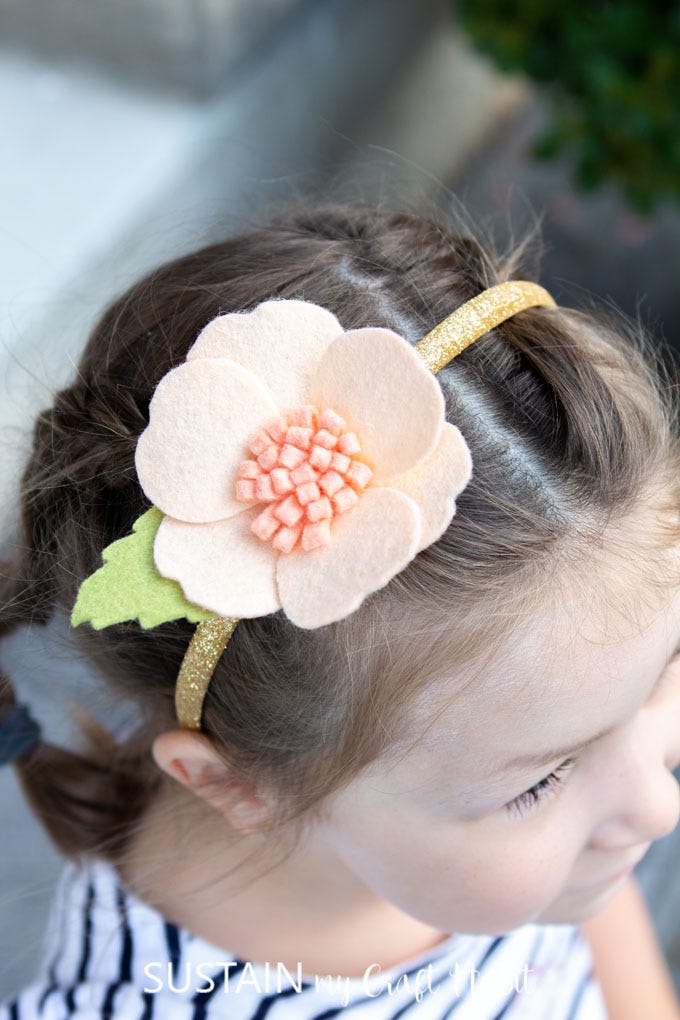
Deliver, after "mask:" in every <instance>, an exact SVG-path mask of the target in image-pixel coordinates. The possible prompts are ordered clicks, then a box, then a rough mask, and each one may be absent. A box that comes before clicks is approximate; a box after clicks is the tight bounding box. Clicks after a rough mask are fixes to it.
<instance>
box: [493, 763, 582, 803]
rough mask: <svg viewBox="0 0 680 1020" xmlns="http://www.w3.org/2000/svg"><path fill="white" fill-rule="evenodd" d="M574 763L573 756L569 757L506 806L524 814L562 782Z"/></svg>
mask: <svg viewBox="0 0 680 1020" xmlns="http://www.w3.org/2000/svg"><path fill="white" fill-rule="evenodd" d="M573 764H574V759H573V758H567V759H566V760H565V761H563V762H562V764H561V765H559V766H558V767H557V768H556V769H555V771H554V772H551V773H550V775H549V776H546V777H545V779H541V780H540V782H538V783H535V784H534V786H532V787H531V788H530V789H528V790H525V791H524V793H520V795H519V797H515V798H514V800H511V801H509V802H508V803H507V804H506V805H505V807H506V809H507V810H508V811H509V812H511V813H512V812H517V814H520V815H522V814H524V813H525V812H526V811H528V810H529V809H530V808H532V807H534V806H535V805H536V804H538V802H539V801H541V800H543V799H544V798H545V797H546V796H547V794H548V792H549V791H553V790H555V789H556V788H557V787H558V786H559V784H560V783H562V782H563V781H564V780H563V777H562V773H563V772H567V771H568V770H569V769H570V768H571V766H572V765H573Z"/></svg>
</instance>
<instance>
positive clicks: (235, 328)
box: [187, 300, 343, 410]
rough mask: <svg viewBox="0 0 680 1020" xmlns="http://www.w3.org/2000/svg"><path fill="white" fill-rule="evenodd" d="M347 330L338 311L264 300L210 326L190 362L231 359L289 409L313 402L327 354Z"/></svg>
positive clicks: (295, 302)
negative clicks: (316, 380) (314, 383)
mask: <svg viewBox="0 0 680 1020" xmlns="http://www.w3.org/2000/svg"><path fill="white" fill-rule="evenodd" d="M342 332H343V330H342V326H341V325H340V323H339V322H338V320H337V319H336V317H335V316H334V315H333V313H332V312H329V311H327V310H326V309H325V308H321V307H320V306H319V305H315V304H312V303H311V302H309V301H288V300H272V301H264V302H263V303H262V304H261V305H258V306H257V308H255V309H254V310H253V311H252V312H230V313H229V314H227V315H220V316H218V317H217V318H216V319H213V320H212V322H209V323H208V325H207V326H206V327H205V328H204V329H203V331H202V332H201V333H199V335H198V338H197V340H196V342H195V344H194V345H193V347H192V348H191V350H190V351H189V353H188V354H187V361H194V360H196V359H198V358H231V359H232V360H233V361H237V362H238V364H239V365H243V367H244V368H248V369H250V371H251V372H253V373H254V374H255V375H256V376H257V377H258V379H260V380H261V381H262V382H263V383H264V384H265V385H266V386H267V387H268V388H269V389H270V390H271V392H272V394H273V396H274V399H275V401H276V402H277V404H278V406H279V407H280V408H281V409H282V410H286V409H287V408H291V407H298V406H299V405H301V404H308V403H309V402H310V396H311V383H312V380H313V378H314V375H315V373H316V368H317V365H318V364H319V361H320V359H321V356H322V355H323V353H324V351H325V350H326V348H327V347H328V345H329V344H330V343H331V342H332V341H333V340H335V339H336V338H337V337H339V336H342Z"/></svg>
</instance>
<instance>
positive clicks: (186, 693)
mask: <svg viewBox="0 0 680 1020" xmlns="http://www.w3.org/2000/svg"><path fill="white" fill-rule="evenodd" d="M555 305H556V302H555V301H554V299H553V298H552V297H551V295H550V294H549V293H548V292H547V291H546V290H544V289H543V287H540V286H538V284H535V283H530V282H528V281H525V280H509V281H507V282H505V283H499V284H497V285H496V286H494V287H489V288H488V289H487V290H484V291H482V293H481V294H478V295H477V296H476V297H474V298H472V299H471V300H470V301H466V302H465V304H463V305H461V307H460V308H457V309H456V311H455V312H452V313H451V315H449V316H447V317H446V319H444V320H443V321H442V322H440V323H439V325H437V326H435V328H434V329H433V330H431V331H430V332H429V333H428V334H427V335H426V336H425V337H423V339H422V340H420V341H419V343H417V344H416V345H415V350H416V351H417V353H418V354H419V355H420V357H421V358H422V360H423V362H424V363H425V365H426V366H427V368H429V369H430V371H431V372H432V373H434V374H436V373H437V372H439V371H440V369H442V368H443V367H444V366H445V365H446V364H448V362H449V361H451V360H452V359H453V358H455V357H456V356H457V355H458V354H460V352H461V351H463V350H465V348H466V347H468V346H469V345H470V344H471V343H472V342H473V341H474V340H477V339H478V338H479V337H481V336H484V334H485V333H488V332H489V330H491V329H493V328H494V327H495V326H498V325H500V323H502V322H504V321H505V320H506V319H509V318H511V317H512V316H513V315H516V314H517V313H518V312H521V311H523V310H524V309H525V308H533V307H536V306H543V307H555ZM237 623H238V620H237V619H231V618H221V617H214V616H213V617H211V618H210V619H207V620H203V621H202V622H199V623H198V626H197V627H196V630H195V632H194V636H193V638H192V640H191V643H190V644H189V647H188V649H187V652H186V655H185V656H184V660H183V662H182V665H181V668H180V671H179V674H178V677H177V684H176V688H175V708H176V712H177V719H178V722H179V724H180V726H182V727H184V728H186V729H192V730H200V728H201V715H202V711H203V701H204V698H205V694H206V691H207V689H208V685H209V683H210V680H211V678H212V675H213V671H214V669H215V666H216V665H217V662H218V660H219V658H220V656H221V655H222V652H223V651H224V649H225V647H226V645H227V642H228V641H229V638H230V637H231V635H232V634H233V633H234V630H235V628H236V624H237Z"/></svg>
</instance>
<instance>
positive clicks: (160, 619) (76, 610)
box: [71, 507, 212, 630]
mask: <svg viewBox="0 0 680 1020" xmlns="http://www.w3.org/2000/svg"><path fill="white" fill-rule="evenodd" d="M162 519H163V516H162V514H161V513H160V511H159V510H158V509H157V508H156V507H152V508H151V509H150V510H147V511H146V513H145V514H142V516H141V517H138V518H137V520H136V521H135V523H134V524H133V525H132V534H131V535H127V536H126V537H125V538H120V539H118V541H116V542H112V543H111V545H108V546H107V547H106V548H105V549H104V551H103V553H102V558H103V560H104V566H103V567H100V569H99V570H96V571H95V572H94V574H90V576H89V577H88V578H86V579H85V580H84V581H83V583H82V584H81V586H80V588H79V590H78V598H77V600H76V603H75V605H74V607H73V610H72V612H71V624H72V626H74V627H77V626H78V625H79V624H81V623H86V622H88V623H91V624H92V626H93V627H94V629H95V630H101V628H102V627H110V626H111V625H112V624H114V623H122V622H123V621H125V620H138V621H139V623H140V624H141V626H142V627H143V628H144V629H149V628H151V627H157V626H158V625H159V624H161V623H167V622H168V621H169V620H178V619H181V618H185V619H187V620H189V622H190V623H200V622H201V621H202V620H208V619H210V616H211V615H212V614H211V613H210V612H206V611H205V610H204V609H201V608H200V607H199V606H195V605H191V603H189V602H188V601H187V599H186V598H185V597H184V595H183V593H182V589H181V588H180V586H179V584H177V583H175V581H172V580H168V579H167V578H166V577H163V576H161V574H159V572H158V569H157V567H156V564H155V562H154V556H153V544H154V539H155V537H156V533H157V531H158V528H159V526H160V524H161V521H162Z"/></svg>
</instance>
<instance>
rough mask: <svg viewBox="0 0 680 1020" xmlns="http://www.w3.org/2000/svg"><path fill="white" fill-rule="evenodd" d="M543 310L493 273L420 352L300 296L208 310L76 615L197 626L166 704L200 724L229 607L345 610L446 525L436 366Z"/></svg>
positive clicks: (463, 473)
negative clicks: (123, 528)
mask: <svg viewBox="0 0 680 1020" xmlns="http://www.w3.org/2000/svg"><path fill="white" fill-rule="evenodd" d="M554 304H555V302H554V301H553V299H552V298H551V297H550V295H549V294H548V293H547V292H546V291H545V290H543V289H542V288H541V287H538V286H537V285H536V284H532V283H527V282H525V281H510V282H507V283H503V284H499V285H498V286H496V287H491V288H489V289H488V290H486V291H484V292H483V293H482V294H480V295H478V296H477V297H476V298H473V299H472V300H471V301H468V302H467V303H466V304H465V305H463V306H462V307H461V308H459V309H457V311H456V312H454V313H453V314H452V315H451V316H449V317H448V318H447V319H445V320H444V322H442V323H440V325H439V326H438V327H436V328H435V329H434V330H433V331H432V332H431V333H429V334H428V335H427V336H426V337H425V338H424V339H423V340H421V341H420V343H419V344H417V345H416V347H412V346H411V345H410V344H409V343H408V342H407V341H406V340H405V339H403V338H402V337H401V336H399V335H398V334H397V333H395V332H393V331H392V330H389V329H385V328H381V327H366V328H364V329H356V330H350V331H345V330H343V329H342V327H341V325H340V323H339V322H338V320H337V319H336V317H335V316H334V315H333V314H332V313H331V312H329V311H328V310H327V309H325V308H322V307H320V306H319V305H316V304H312V303H310V302H307V301H299V300H283V299H273V300H268V301H265V302H263V303H262V304H260V305H258V306H257V307H256V308H255V309H254V310H253V311H249V312H232V313H228V314H226V315H220V316H217V317H216V318H214V319H213V320H212V321H211V322H209V323H208V324H207V325H206V326H205V328H204V329H203V330H202V331H201V333H200V334H199V336H198V338H197V339H196V341H195V343H194V345H193V346H192V347H191V349H190V350H189V352H188V354H187V358H186V361H185V362H184V363H183V364H182V365H179V366H178V367H177V368H174V369H172V370H171V371H170V372H168V373H167V375H165V376H164V377H163V378H162V379H161V381H160V382H159V384H158V386H157V387H156V390H155V393H154V395H153V399H152V401H151V404H150V408H149V425H148V427H147V428H146V429H145V431H144V432H143V433H142V435H141V436H140V438H139V441H138V444H137V450H136V455H135V464H136V468H137V474H138V477H139V481H140V485H141V487H142V490H143V491H144V493H145V495H146V496H147V498H148V499H149V501H150V503H151V504H152V507H151V509H150V510H148V511H147V512H146V513H145V514H143V515H142V517H140V518H139V519H138V520H137V521H136V522H135V524H134V525H133V533H132V535H130V536H128V537H126V538H123V539H119V540H118V541H117V542H114V543H113V544H112V545H110V546H108V547H107V548H106V549H105V550H104V552H103V559H104V566H103V567H101V568H100V569H99V570H97V571H96V572H95V573H94V574H92V575H91V576H90V577H88V578H87V579H86V580H85V581H84V582H83V584H82V585H81V587H80V590H79V593H78V598H77V601H76V604H75V606H74V609H73V613H72V618H71V619H72V623H73V625H74V626H76V625H78V624H79V623H82V622H84V621H89V622H90V623H91V624H92V626H93V627H95V628H97V629H99V628H101V627H107V626H110V625H111V624H114V623H119V622H122V621H124V620H130V619H137V620H139V622H140V624H141V625H142V627H145V628H148V627H155V626H157V625H159V624H160V623H164V622H167V621H169V620H173V619H178V618H182V617H185V618H186V619H188V620H189V621H191V622H193V623H197V624H198V626H197V628H196V632H195V635H194V638H193V640H192V642H191V645H190V646H189V649H188V651H187V654H186V656H185V660H184V663H183V665H182V669H181V670H180V674H179V677H178V681H177V689H176V706H177V713H178V718H179V721H180V723H181V725H183V726H186V727H189V728H193V729H200V718H201V710H202V703H203V697H204V695H205V691H206V689H207V686H208V683H209V681H210V677H211V675H212V672H213V670H214V667H215V664H216V662H217V660H218V659H219V656H220V655H221V654H222V651H223V649H224V647H225V645H226V642H227V641H228V639H229V637H230V636H231V634H232V632H233V630H234V628H235V626H236V624H237V622H238V620H239V619H240V618H247V617H257V616H264V615H267V614H269V613H273V612H276V611H278V610H283V612H284V613H285V614H286V616H287V617H288V618H289V619H290V620H291V622H292V623H294V624H295V625H297V626H299V627H303V628H316V627H321V626H324V625H326V624H329V623H332V622H334V621H336V620H341V619H343V618H344V617H346V616H348V615H349V614H350V613H352V612H353V611H354V610H356V609H357V608H358V607H359V606H360V605H361V603H362V602H363V601H364V599H365V598H366V597H367V596H368V595H370V594H371V593H372V592H375V591H377V590H378V589H380V588H382V587H383V586H384V585H385V584H387V582H388V581H389V580H390V579H391V578H392V577H394V576H395V574H397V573H399V572H400V571H401V570H403V569H404V567H405V566H406V565H407V564H408V563H409V562H410V561H411V560H412V559H413V558H414V557H415V556H416V555H417V553H418V552H419V551H420V550H422V549H424V548H426V547H427V546H428V545H430V544H431V543H432V542H434V541H436V540H437V539H438V538H439V537H440V536H441V535H442V534H443V532H444V531H445V529H446V527H447V526H448V524H449V522H450V521H451V519H452V517H453V516H454V514H455V511H456V504H455V500H456V497H457V496H458V495H459V493H460V492H461V491H462V490H463V489H464V488H465V486H466V485H467V483H468V481H469V479H470V477H471V471H472V460H471V456H470V451H469V449H468V447H467V444H466V442H465V440H464V438H463V436H462V435H461V432H460V431H459V429H458V428H457V427H456V426H455V425H451V424H449V423H448V422H447V421H446V420H445V408H444V397H443V394H442V391H441V388H440V386H439V384H438V383H437V381H436V379H435V377H434V373H436V372H437V371H439V369H440V368H441V367H443V365H444V364H446V363H447V362H448V361H450V360H451V358H452V357H454V356H455V355H456V354H457V353H459V352H460V350H462V349H463V348H464V347H465V346H467V345H468V344H469V343H471V342H472V340H474V339H476V337H478V336H481V335H483V334H484V333H486V332H488V330H489V329H491V328H492V327H493V326H494V325H497V324H498V323H499V322H502V321H503V320H504V319H505V318H508V317H509V316H510V315H514V314H515V313H516V312H518V311H520V310H522V309H523V308H527V307H531V306H533V305H554Z"/></svg>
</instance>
